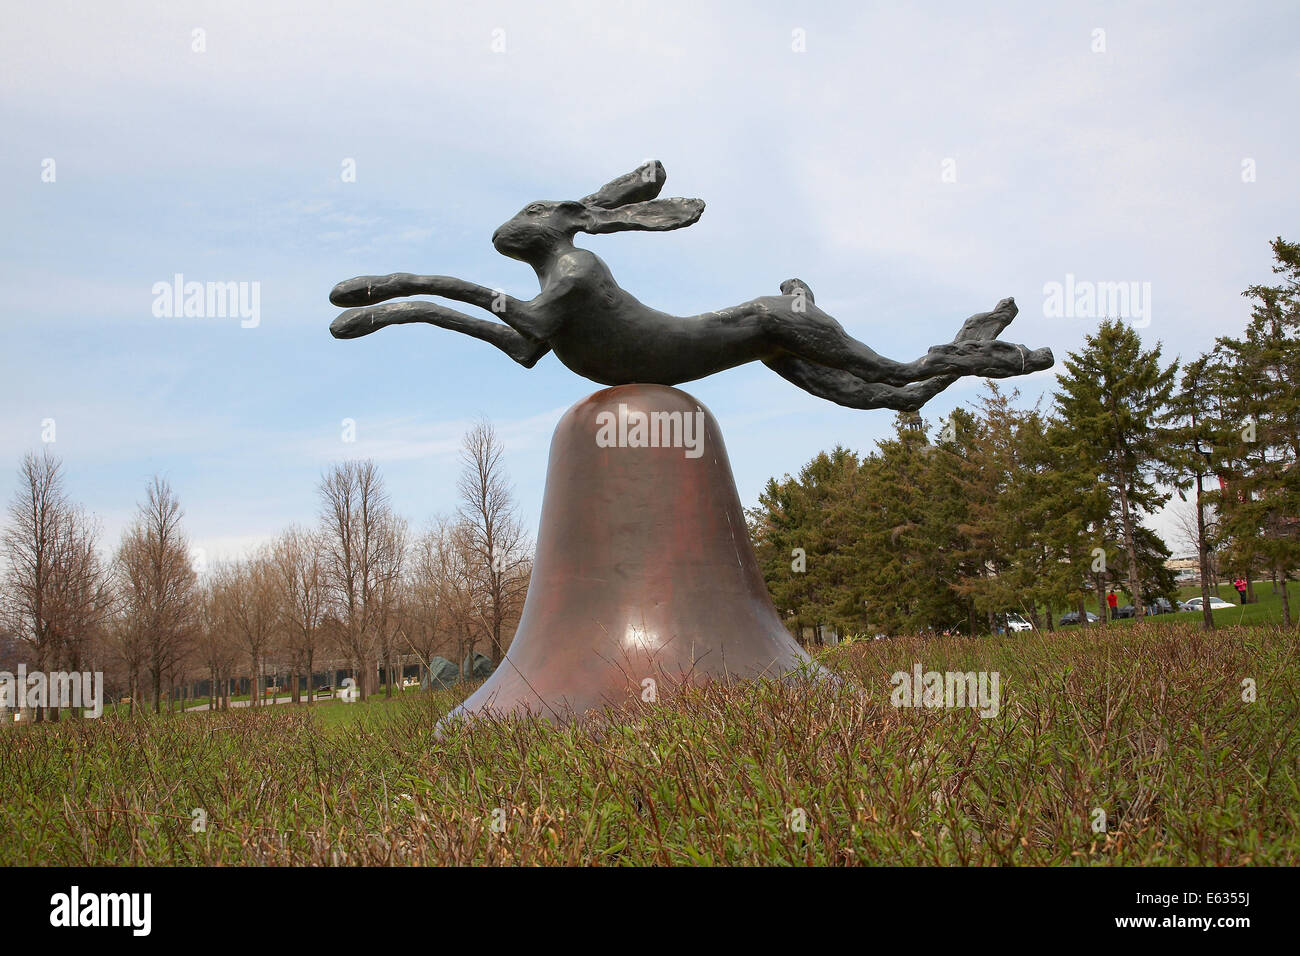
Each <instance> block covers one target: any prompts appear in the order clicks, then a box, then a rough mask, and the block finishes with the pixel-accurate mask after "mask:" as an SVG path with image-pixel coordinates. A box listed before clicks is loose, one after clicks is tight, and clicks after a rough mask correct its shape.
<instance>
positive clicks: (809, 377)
mask: <svg viewBox="0 0 1300 956" xmlns="http://www.w3.org/2000/svg"><path fill="white" fill-rule="evenodd" d="M763 364H764V365H766V366H767V367H768V368H770V369H771V370H772V371H774V372H776V374H777V375H780V376H781V377H782V378H783V379H785V380H786V381H787V382H792V383H793V384H795V385H798V386H799V387H800V388H802V389H803V390H804V391H805V392H809V393H811V394H813V395H816V396H817V397H818V398H824V399H826V400H827V401H831V402H834V403H835V404H837V405H844V406H845V407H847V408H892V409H894V410H895V411H899V412H914V411H916V410H917V409H919V408H920V407H921V406H922V405H924V404H925V403H926V402H928V401H929V400H930V399H932V398H934V396H936V395H938V394H939V393H940V392H942V391H943V390H944V389H945V388H947V387H948V386H949V385H951V384H952V383H953V382H955V381H957V379H958V377H959V376H956V375H939V376H936V377H935V378H928V379H926V380H925V381H923V382H913V383H912V384H910V385H903V386H897V385H882V384H881V383H879V382H867V381H863V380H862V379H860V378H858V377H857V376H856V375H854V374H853V373H852V372H845V371H844V370H842V369H838V368H827V367H826V366H825V365H817V364H816V363H814V362H807V361H804V360H803V359H800V358H795V357H794V356H793V355H782V356H779V357H777V358H771V359H765V360H764V361H763Z"/></svg>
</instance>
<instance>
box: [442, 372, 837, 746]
mask: <svg viewBox="0 0 1300 956" xmlns="http://www.w3.org/2000/svg"><path fill="white" fill-rule="evenodd" d="M793 672H802V673H805V674H809V675H813V676H818V677H821V676H827V675H828V673H829V672H827V671H825V670H824V669H822V668H821V667H820V666H819V665H817V664H816V663H814V662H813V661H812V659H811V658H810V657H809V656H808V654H807V653H806V652H805V651H804V650H803V648H801V647H800V646H799V645H798V643H796V642H795V640H794V639H793V638H792V637H791V636H790V633H789V631H787V630H786V628H785V626H784V625H783V624H782V622H781V618H780V617H779V615H778V614H777V612H776V609H775V608H774V607H773V605H772V601H771V598H770V597H769V596H768V592H767V587H766V585H765V584H764V583H763V577H762V575H761V574H760V573H759V569H758V564H757V562H756V561H755V558H754V552H753V549H752V548H751V547H750V543H749V535H748V531H747V529H746V525H745V515H744V512H743V510H742V509H741V505H740V498H739V496H738V495H737V494H736V485H735V481H734V479H733V478H732V474H731V465H730V463H729V462H728V459H727V451H726V448H725V446H724V445H723V442H722V434H721V431H720V430H719V428H718V423H717V421H716V420H715V419H714V417H713V415H712V414H711V413H710V412H709V411H708V409H706V408H705V407H704V406H703V405H702V404H701V403H700V402H699V401H697V400H696V399H695V398H693V397H691V396H690V395H687V394H686V393H685V392H682V391H680V390H678V389H675V388H669V387H667V386H663V385H622V386H618V387H616V388H608V389H605V390H603V391H600V392H597V393H596V394H594V395H591V396H588V397H587V398H585V399H583V400H582V401H581V402H579V403H578V404H576V405H574V406H573V407H572V408H570V409H569V410H568V412H566V413H565V415H564V417H563V418H562V419H561V420H560V423H559V425H557V426H556V429H555V436H554V438H553V439H552V441H551V455H550V464H549V465H548V468H547V474H546V493H545V496H544V499H543V503H542V517H541V524H540V528H539V530H538V535H537V556H536V560H535V561H534V564H533V574H532V580H531V582H530V585H529V589H528V596H527V598H526V600H525V602H524V609H523V614H522V617H521V619H520V622H519V627H518V629H517V631H516V632H515V637H514V641H513V642H512V644H511V646H510V649H509V651H508V652H507V654H506V656H505V659H504V660H503V661H502V662H501V664H500V666H498V667H497V669H496V671H495V672H494V673H493V674H492V676H491V677H489V678H488V680H487V681H486V682H485V683H484V684H483V686H482V687H480V688H479V689H478V690H477V691H475V692H474V694H472V695H471V696H470V697H469V698H468V699H467V700H466V701H465V702H464V703H463V704H461V705H460V706H459V707H457V708H456V709H455V710H453V711H452V712H451V713H450V714H449V715H448V717H447V718H446V719H453V718H456V717H457V716H464V715H469V714H475V713H480V712H491V713H493V714H497V715H502V716H504V715H519V714H526V713H527V714H534V715H538V716H543V717H547V718H549V719H551V720H553V721H567V720H571V719H574V718H576V717H581V716H582V715H584V714H585V713H587V712H589V711H593V710H600V709H603V708H605V707H609V706H621V705H623V704H625V703H628V702H629V701H636V702H641V703H645V702H649V701H651V700H655V699H659V700H662V699H663V698H664V696H665V695H666V694H669V693H671V692H672V691H674V690H676V689H678V688H680V687H682V686H684V685H688V684H699V683H703V682H707V681H710V680H728V679H753V678H759V677H781V676H784V675H788V674H791V673H793Z"/></svg>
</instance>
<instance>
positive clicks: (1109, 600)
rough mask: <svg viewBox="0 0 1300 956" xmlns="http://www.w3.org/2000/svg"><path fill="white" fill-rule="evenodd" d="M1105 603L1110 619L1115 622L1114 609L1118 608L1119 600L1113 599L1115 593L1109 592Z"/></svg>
mask: <svg viewBox="0 0 1300 956" xmlns="http://www.w3.org/2000/svg"><path fill="white" fill-rule="evenodd" d="M1106 603H1107V604H1109V605H1110V619H1111V620H1112V621H1113V620H1115V609H1116V608H1117V607H1118V606H1119V598H1117V597H1115V592H1114V591H1111V592H1110V593H1109V594H1107V595H1106Z"/></svg>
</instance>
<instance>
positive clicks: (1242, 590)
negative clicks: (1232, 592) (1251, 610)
mask: <svg viewBox="0 0 1300 956" xmlns="http://www.w3.org/2000/svg"><path fill="white" fill-rule="evenodd" d="M1232 586H1233V587H1234V588H1236V589H1237V593H1238V594H1240V595H1241V603H1242V604H1243V605H1244V604H1245V603H1246V579H1245V578H1237V580H1235V581H1233V582H1232Z"/></svg>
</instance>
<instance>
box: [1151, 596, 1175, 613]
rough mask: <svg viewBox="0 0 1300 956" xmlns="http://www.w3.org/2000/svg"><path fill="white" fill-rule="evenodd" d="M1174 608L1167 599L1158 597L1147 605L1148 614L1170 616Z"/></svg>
mask: <svg viewBox="0 0 1300 956" xmlns="http://www.w3.org/2000/svg"><path fill="white" fill-rule="evenodd" d="M1173 612H1174V606H1173V604H1172V603H1171V602H1170V600H1169V598H1165V597H1158V598H1156V599H1155V600H1154V601H1152V602H1151V603H1150V604H1148V605H1147V613H1148V614H1172V613H1173Z"/></svg>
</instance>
